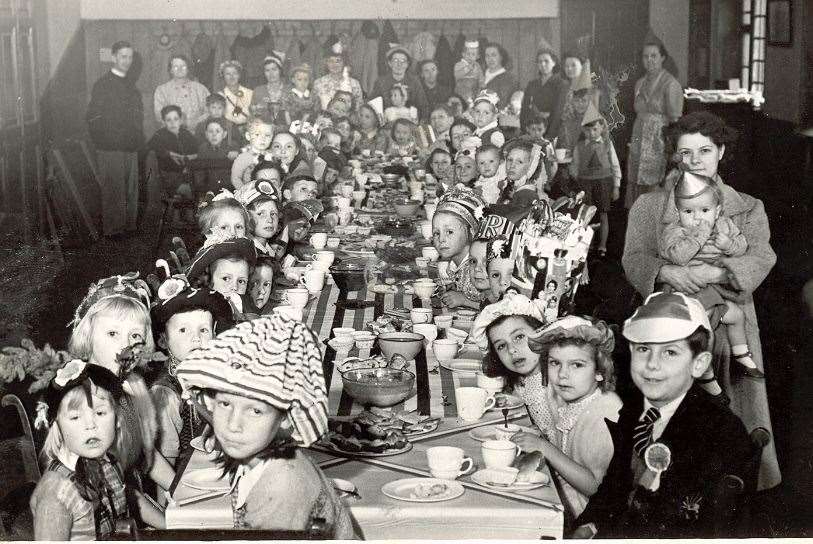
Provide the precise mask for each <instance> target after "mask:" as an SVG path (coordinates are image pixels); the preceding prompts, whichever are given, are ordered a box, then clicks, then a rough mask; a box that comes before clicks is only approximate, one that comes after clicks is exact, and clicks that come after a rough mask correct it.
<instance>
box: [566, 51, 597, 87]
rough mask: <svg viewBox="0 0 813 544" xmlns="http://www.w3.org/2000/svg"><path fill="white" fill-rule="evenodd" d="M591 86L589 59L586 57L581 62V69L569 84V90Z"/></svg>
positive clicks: (591, 74) (591, 75)
mask: <svg viewBox="0 0 813 544" xmlns="http://www.w3.org/2000/svg"><path fill="white" fill-rule="evenodd" d="M592 88H593V73H592V71H591V70H590V59H586V60H585V61H584V63H583V64H582V71H581V73H580V74H579V77H577V78H576V79H575V80H574V81H573V83H571V84H570V90H572V91H580V90H582V89H592Z"/></svg>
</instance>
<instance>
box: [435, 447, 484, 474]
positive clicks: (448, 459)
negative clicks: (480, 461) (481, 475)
mask: <svg viewBox="0 0 813 544" xmlns="http://www.w3.org/2000/svg"><path fill="white" fill-rule="evenodd" d="M426 461H427V463H428V464H429V472H431V473H432V476H434V477H435V478H440V479H442V480H454V479H455V478H457V477H458V476H461V475H463V474H465V473H467V472H468V471H470V470H471V469H472V467H473V466H474V461H473V460H472V458H471V457H466V456H465V452H464V451H463V450H462V449H460V448H455V447H452V446H434V447H431V448H429V449H427V450H426ZM463 465H466V468H462V467H463Z"/></svg>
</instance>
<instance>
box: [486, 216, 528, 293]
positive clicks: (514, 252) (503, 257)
mask: <svg viewBox="0 0 813 544" xmlns="http://www.w3.org/2000/svg"><path fill="white" fill-rule="evenodd" d="M506 222H507V223H508V225H509V226H507V227H505V228H504V229H503V232H502V233H501V234H499V235H498V236H495V237H493V238H490V239H489V240H488V242H487V243H486V272H487V273H488V290H487V291H486V292H485V299H486V300H487V301H490V302H489V303H494V302H497V301H498V300H500V299H502V297H503V295H505V293H507V292H508V291H509V290H513V292H515V293H516V292H519V290H518V289H517V288H516V287H512V283H513V281H514V277H515V276H516V272H517V256H518V252H519V241H520V240H519V237H520V234H519V233H518V232H517V231H516V229H515V228H514V224H513V223H511V222H510V221H508V220H507V219H506Z"/></svg>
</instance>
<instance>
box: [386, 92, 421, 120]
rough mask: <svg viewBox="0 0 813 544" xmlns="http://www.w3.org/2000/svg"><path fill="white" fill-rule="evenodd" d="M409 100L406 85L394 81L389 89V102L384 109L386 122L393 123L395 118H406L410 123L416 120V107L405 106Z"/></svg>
mask: <svg viewBox="0 0 813 544" xmlns="http://www.w3.org/2000/svg"><path fill="white" fill-rule="evenodd" d="M407 102H409V91H408V90H407V86H406V85H403V84H400V83H396V84H394V85H393V86H392V88H391V89H390V103H391V104H392V106H388V107H387V108H385V109H384V120H385V121H386V123H387V124H389V123H394V122H395V120H396V119H406V120H407V121H411V122H412V123H417V122H418V108H416V107H415V106H407Z"/></svg>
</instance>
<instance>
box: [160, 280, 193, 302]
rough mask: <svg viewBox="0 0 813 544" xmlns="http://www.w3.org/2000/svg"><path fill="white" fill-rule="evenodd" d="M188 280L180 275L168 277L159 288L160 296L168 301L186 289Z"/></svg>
mask: <svg viewBox="0 0 813 544" xmlns="http://www.w3.org/2000/svg"><path fill="white" fill-rule="evenodd" d="M187 285H189V284H188V282H187V281H185V280H184V279H181V278H179V277H172V278H168V279H167V280H166V281H165V282H164V283H162V284H161V287H159V288H158V298H159V299H161V300H162V301H167V300H169V299H171V298H172V297H174V296H175V295H177V294H178V293H180V292H181V291H183V290H184V289H186V287H187Z"/></svg>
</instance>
